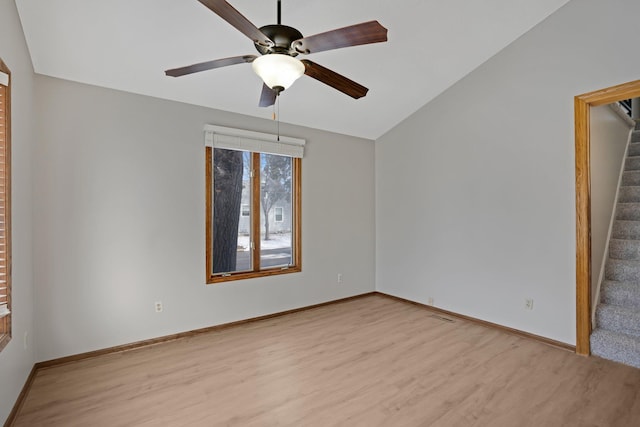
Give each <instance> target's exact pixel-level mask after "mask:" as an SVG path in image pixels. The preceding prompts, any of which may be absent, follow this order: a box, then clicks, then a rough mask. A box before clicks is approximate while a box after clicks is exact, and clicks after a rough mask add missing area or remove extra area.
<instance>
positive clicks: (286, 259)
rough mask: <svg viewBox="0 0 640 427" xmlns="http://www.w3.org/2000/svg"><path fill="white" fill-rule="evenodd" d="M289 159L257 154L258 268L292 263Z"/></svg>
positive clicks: (290, 164)
mask: <svg viewBox="0 0 640 427" xmlns="http://www.w3.org/2000/svg"><path fill="white" fill-rule="evenodd" d="M291 162H292V161H291V158H290V157H285V156H278V155H274V154H260V205H261V206H260V267H261V268H269V267H283V266H288V265H291V264H293V262H292V250H291V248H292V232H291V230H292V221H291V218H292V215H291V195H292V185H291V182H292V175H291V166H292V163H291Z"/></svg>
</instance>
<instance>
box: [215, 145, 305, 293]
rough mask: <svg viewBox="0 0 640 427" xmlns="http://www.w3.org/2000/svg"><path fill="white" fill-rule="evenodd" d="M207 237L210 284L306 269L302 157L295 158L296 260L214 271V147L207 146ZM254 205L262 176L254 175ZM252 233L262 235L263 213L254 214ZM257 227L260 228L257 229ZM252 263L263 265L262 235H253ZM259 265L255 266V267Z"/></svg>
mask: <svg viewBox="0 0 640 427" xmlns="http://www.w3.org/2000/svg"><path fill="white" fill-rule="evenodd" d="M251 155H252V162H253V164H254V165H255V164H258V165H259V164H260V153H256V152H252V153H251ZM205 163H206V165H205V180H206V183H205V203H206V208H205V228H206V230H205V241H206V243H205V244H206V251H205V253H206V263H205V264H206V278H207V284H214V283H224V282H230V281H234V280H244V279H254V278H258V277H268V276H276V275H280V274H290V273H299V272H301V271H302V159H301V158H295V157H293V158H292V159H291V178H292V186H293V188H292V191H291V216H292V218H291V219H292V221H291V222H292V224H291V225H292V227H291V228H292V230H291V231H292V234H293V236H292V248H291V257H292V264H291V265H290V266H287V267H274V268H267V269H264V270H259V269H254V270H253V271H242V272H237V273H235V272H234V273H227V274H225V275H220V274H214V273H213V251H214V248H213V148H212V147H205ZM251 185H252V191H251V205H252V206H256V207H259V206H260V180H259V179H252V183H251ZM251 230H252V233H251V235H252V236H259V235H260V215H251ZM256 230H257V231H256ZM253 245H254V249H253V251H252V257H253V258H252V265H253V266H259V265H260V239H259V238H258V239H255V238H254V239H253ZM254 268H255V267H254Z"/></svg>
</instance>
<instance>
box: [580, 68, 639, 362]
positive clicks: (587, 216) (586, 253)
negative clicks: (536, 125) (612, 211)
mask: <svg viewBox="0 0 640 427" xmlns="http://www.w3.org/2000/svg"><path fill="white" fill-rule="evenodd" d="M637 97H640V80H636V81H633V82H629V83H624V84H621V85H617V86H612V87H609V88H606V89H600V90H597V91H594V92H589V93H585V94H583V95H578V96H576V97H575V99H574V105H575V132H576V141H575V144H576V146H575V149H576V154H575V158H576V329H577V330H576V353H578V354H582V355H589V354H590V353H591V346H590V343H589V336H590V335H591V167H590V165H591V157H590V156H591V154H590V136H589V130H590V126H591V123H590V111H589V110H590V107H597V106H599V105H605V104H610V103H612V102H616V101H621V100H623V99H631V98H637Z"/></svg>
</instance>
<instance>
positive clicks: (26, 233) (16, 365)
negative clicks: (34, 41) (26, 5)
mask: <svg viewBox="0 0 640 427" xmlns="http://www.w3.org/2000/svg"><path fill="white" fill-rule="evenodd" d="M0 57H1V58H2V60H3V61H4V62H5V63H6V64H7V66H8V67H9V68H10V69H11V73H12V87H11V92H12V93H11V95H12V99H11V108H12V138H11V139H12V141H11V142H12V147H11V148H12V153H11V162H12V180H13V182H12V187H13V192H12V209H11V211H12V220H13V224H12V229H13V236H12V239H13V270H12V273H13V294H12V296H13V300H12V303H13V307H12V308H13V310H12V311H13V314H12V316H13V339H12V340H11V341H10V342H9V344H8V345H7V346H6V347H5V349H4V350H3V351H2V352H0V423H3V422H4V420H5V419H6V418H7V416H8V415H9V413H10V412H11V409H12V407H13V404H14V402H15V401H16V398H17V397H18V394H19V393H20V390H21V389H22V386H23V385H24V383H25V380H26V379H27V376H28V375H29V372H30V371H31V367H32V366H33V363H34V351H33V348H34V346H33V344H32V343H33V339H32V337H33V330H34V329H33V273H32V271H33V255H32V252H33V248H32V240H33V234H32V221H31V219H32V213H33V210H32V174H33V168H32V155H33V136H32V134H33V132H32V127H33V68H32V66H31V60H30V58H29V53H28V51H27V47H26V43H25V40H24V36H23V34H22V28H21V27H20V20H19V19H18V13H17V11H16V8H15V4H14V2H13V1H12V0H0ZM25 334H26V338H25ZM25 342H26V346H25Z"/></svg>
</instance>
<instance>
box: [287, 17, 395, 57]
mask: <svg viewBox="0 0 640 427" xmlns="http://www.w3.org/2000/svg"><path fill="white" fill-rule="evenodd" d="M386 41H387V29H386V28H385V27H383V26H382V25H380V23H379V22H378V21H369V22H363V23H362V24H356V25H351V26H349V27H344V28H338V29H337V30H332V31H327V32H326V33H320V34H316V35H313V36H309V37H303V38H301V39H299V40H296V41H294V42H293V43H292V46H293V48H294V49H295V50H296V51H298V52H299V53H304V54H309V53H316V52H322V51H325V50H331V49H339V48H341V47H348V46H358V45H361V44H369V43H379V42H386Z"/></svg>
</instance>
